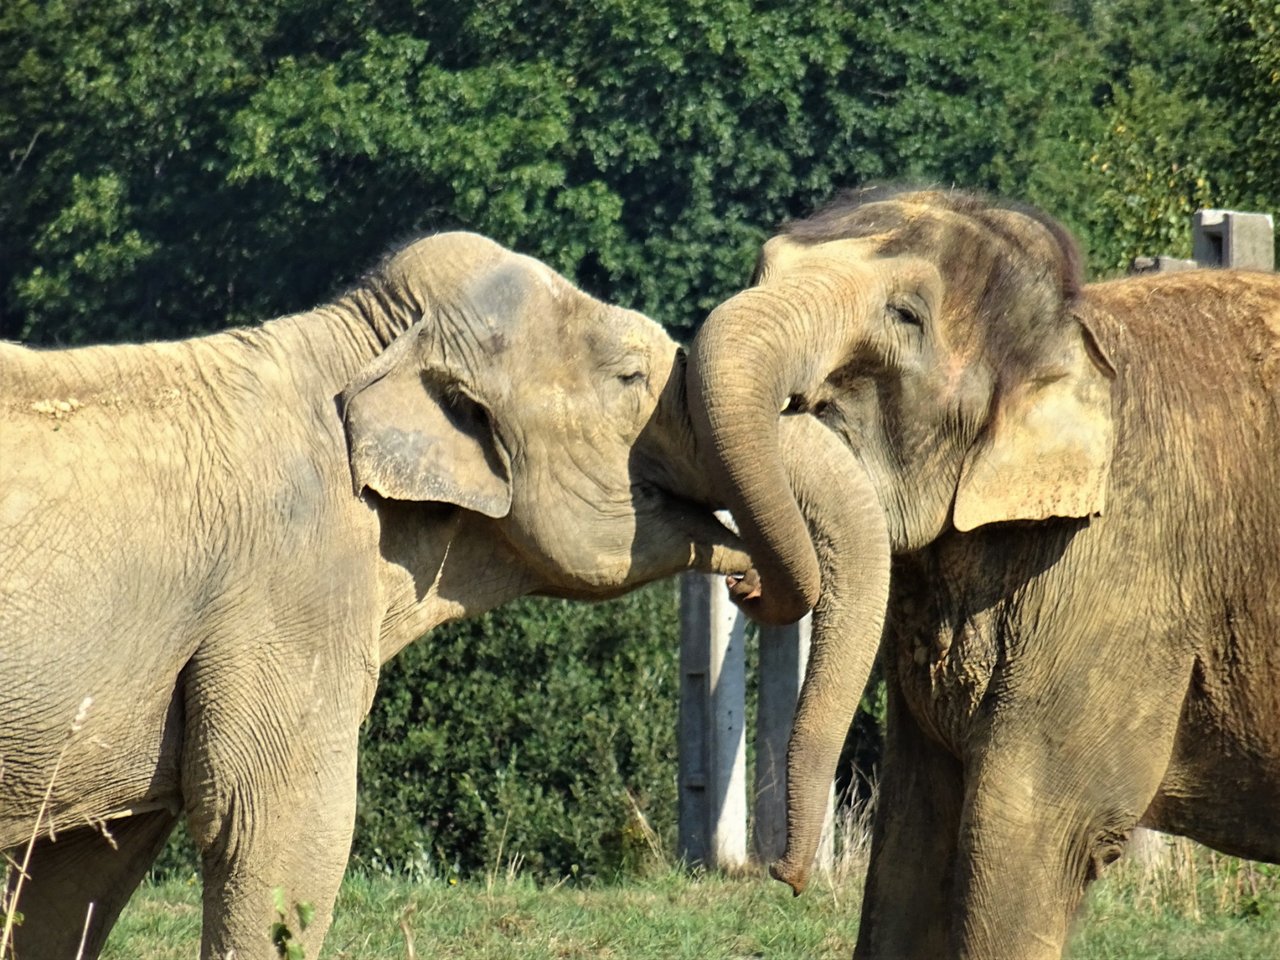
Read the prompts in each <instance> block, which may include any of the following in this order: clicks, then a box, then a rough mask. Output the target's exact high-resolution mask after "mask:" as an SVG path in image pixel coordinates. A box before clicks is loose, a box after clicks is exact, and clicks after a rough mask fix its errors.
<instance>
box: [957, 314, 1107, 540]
mask: <svg viewBox="0 0 1280 960" xmlns="http://www.w3.org/2000/svg"><path fill="white" fill-rule="evenodd" d="M1072 323H1073V325H1074V330H1073V332H1072V335H1071V336H1070V337H1069V338H1068V344H1067V346H1066V347H1065V348H1064V349H1063V350H1062V351H1061V354H1060V355H1059V356H1057V357H1055V358H1054V359H1053V360H1052V361H1051V362H1047V363H1043V364H1041V365H1040V367H1039V369H1036V370H1033V371H1032V372H1031V375H1030V376H1028V377H1025V378H1020V379H1019V380H1018V382H1016V383H1013V384H1006V385H1005V386H1004V389H1003V390H1002V394H1001V396H1000V397H999V399H998V400H997V403H996V410H995V416H994V418H993V419H992V421H991V423H990V424H989V425H988V427H987V430H986V431H985V433H984V434H983V435H982V436H981V437H979V439H978V441H977V443H976V444H975V445H974V447H973V448H972V449H971V450H970V451H969V454H968V455H967V456H966V458H965V462H964V466H963V468H962V469H961V473H960V482H959V487H958V489H957V491H956V501H955V508H954V511H953V522H954V524H955V527H956V529H957V530H961V531H964V530H973V529H974V528H976V527H980V526H983V525H984V524H988V523H999V522H1001V521H1006V520H1045V519H1048V518H1049V517H1088V516H1092V515H1094V514H1098V513H1101V512H1102V510H1103V508H1104V506H1105V505H1106V492H1107V479H1108V477H1109V475H1110V472H1111V456H1112V449H1113V446H1114V440H1115V426H1114V423H1113V420H1112V416H1111V381H1112V380H1113V379H1114V378H1115V369H1114V367H1112V365H1111V362H1110V361H1109V360H1108V359H1107V357H1106V354H1105V353H1104V352H1103V351H1102V348H1101V347H1100V346H1099V345H1098V343H1097V340H1096V339H1095V338H1094V336H1093V333H1092V331H1090V330H1089V328H1088V327H1087V326H1086V325H1085V323H1084V322H1083V320H1081V319H1080V318H1075V319H1073V321H1072Z"/></svg>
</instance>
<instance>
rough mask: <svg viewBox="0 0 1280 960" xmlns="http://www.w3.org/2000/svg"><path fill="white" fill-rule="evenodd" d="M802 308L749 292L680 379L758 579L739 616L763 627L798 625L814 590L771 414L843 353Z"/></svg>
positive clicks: (728, 305) (813, 559) (697, 344)
mask: <svg viewBox="0 0 1280 960" xmlns="http://www.w3.org/2000/svg"><path fill="white" fill-rule="evenodd" d="M801 299H802V298H800V297H799V296H795V297H792V296H789V295H783V294H780V293H778V292H775V291H771V290H769V289H767V288H753V289H750V290H744V291H743V292H742V293H739V294H738V295H737V296H735V297H733V298H732V299H730V300H728V301H726V302H725V303H724V304H722V305H721V306H720V307H718V308H717V309H716V310H715V311H714V312H712V314H711V316H710V317H708V318H707V322H706V323H705V324H704V325H703V328H702V330H701V331H700V332H699V333H698V337H697V339H696V340H695V341H694V344H693V348H692V354H693V359H692V362H691V363H690V365H689V373H688V378H689V406H690V412H691V413H692V415H693V425H694V429H695V431H696V432H697V433H698V440H699V443H700V445H701V446H702V447H703V448H704V449H705V451H706V454H707V455H708V456H709V458H710V459H711V461H712V464H713V466H714V468H715V470H716V473H717V475H718V477H719V480H720V485H721V487H722V492H723V495H724V498H725V500H726V501H727V502H728V504H729V508H730V510H731V511H732V512H733V516H734V520H735V521H736V522H737V524H738V528H739V530H740V531H741V534H742V539H743V540H744V541H745V542H746V544H747V546H748V547H749V548H750V550H751V556H752V559H753V561H754V563H755V567H756V570H757V572H758V573H759V574H760V581H761V586H762V591H761V596H760V598H759V599H758V600H755V601H752V602H750V603H749V604H746V605H745V608H746V609H747V612H748V613H749V614H750V615H751V617H752V619H754V620H757V621H759V622H761V623H771V624H783V623H792V622H794V621H796V620H799V619H800V618H801V617H802V616H804V615H805V613H806V612H807V611H808V610H809V609H810V608H811V607H813V605H814V604H815V603H816V602H817V599H818V591H819V589H820V586H821V581H822V577H821V572H820V571H819V569H818V558H817V555H816V554H815V553H814V549H813V544H812V543H811V542H810V538H809V531H808V528H807V526H806V524H805V520H804V517H803V516H802V515H801V513H800V509H799V507H798V506H797V504H796V500H795V497H794V496H793V495H792V492H791V487H790V485H789V483H788V480H787V476H786V472H785V470H784V467H783V464H782V460H781V458H780V457H779V455H778V451H779V449H780V445H779V435H778V424H779V417H778V414H779V412H780V411H781V410H783V409H784V408H785V407H786V406H787V405H788V403H789V402H790V400H791V398H793V397H797V396H801V397H802V396H804V395H805V394H806V393H808V392H809V391H811V390H812V389H813V387H814V386H815V385H816V383H817V382H818V381H820V380H821V376H822V374H821V373H820V371H824V370H826V369H827V368H828V367H829V365H830V363H831V358H832V357H834V356H836V355H838V353H839V351H840V349H841V346H842V344H841V341H840V338H839V337H838V336H837V333H836V331H834V330H833V331H830V332H823V331H821V330H819V329H813V328H809V327H807V326H806V324H805V323H804V318H803V316H802V315H801V313H800V311H799V309H798V308H797V306H796V303H797V301H799V300H801Z"/></svg>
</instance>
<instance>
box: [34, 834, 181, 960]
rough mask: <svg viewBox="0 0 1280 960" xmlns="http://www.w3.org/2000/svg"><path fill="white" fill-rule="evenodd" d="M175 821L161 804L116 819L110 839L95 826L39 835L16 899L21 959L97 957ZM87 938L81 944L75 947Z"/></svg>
mask: <svg viewBox="0 0 1280 960" xmlns="http://www.w3.org/2000/svg"><path fill="white" fill-rule="evenodd" d="M176 822H177V817H176V816H174V815H173V814H171V813H169V812H168V811H166V810H157V811H152V812H148V813H139V814H135V815H134V816H131V817H128V818H127V819H123V820H113V821H111V823H110V824H109V827H108V829H109V831H110V836H111V839H110V840H108V839H107V838H106V837H105V836H104V835H103V833H102V831H100V830H97V829H94V828H91V827H81V828H79V829H76V830H67V831H63V832H61V833H59V834H58V836H57V839H56V840H50V839H49V838H48V837H47V836H46V837H43V838H42V839H40V840H37V841H36V844H35V847H34V848H33V849H32V851H31V860H30V863H29V865H28V868H27V874H28V879H27V880H26V881H25V883H24V884H23V886H22V890H21V894H20V898H19V902H18V904H17V909H18V911H19V912H20V913H21V914H22V916H23V921H22V923H21V924H19V925H17V926H15V927H14V955H15V956H17V957H20V958H21V960H66V958H67V957H83V958H85V960H91V958H93V957H96V956H98V954H99V952H100V951H101V950H102V945H103V944H104V943H105V942H106V939H107V934H108V933H110V932H111V928H112V927H113V926H114V925H115V922H116V919H117V918H118V917H119V916H120V911H121V910H122V909H123V908H124V905H125V903H127V902H128V900H129V897H130V896H131V895H132V894H133V891H134V889H135V888H136V887H137V886H138V884H139V883H140V882H141V881H142V878H143V877H144V876H145V875H146V872H147V870H148V869H149V868H150V866H151V864H152V863H153V862H154V861H155V858H156V857H157V856H158V855H159V853H160V850H161V849H162V848H163V847H164V842H165V840H166V839H168V837H169V834H170V832H171V831H172V830H173V826H174V824H175V823H176ZM19 859H21V858H19ZM16 881H17V871H16V870H11V871H10V877H9V886H10V890H11V891H12V889H13V887H14V885H15V883H16ZM82 938H83V944H84V949H83V951H82V952H77V951H80V946H81V942H82Z"/></svg>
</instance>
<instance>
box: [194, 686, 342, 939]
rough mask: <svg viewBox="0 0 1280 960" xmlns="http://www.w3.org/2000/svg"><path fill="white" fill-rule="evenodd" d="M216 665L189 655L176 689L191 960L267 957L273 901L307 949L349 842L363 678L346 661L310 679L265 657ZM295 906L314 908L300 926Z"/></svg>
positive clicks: (327, 908) (319, 933)
mask: <svg viewBox="0 0 1280 960" xmlns="http://www.w3.org/2000/svg"><path fill="white" fill-rule="evenodd" d="M220 666H221V665H220V664H218V663H217V662H216V661H214V662H213V663H212V665H211V667H209V668H207V669H204V665H203V664H198V665H197V668H196V669H195V670H193V671H192V675H191V682H190V684H189V687H188V691H187V715H188V727H187V739H186V743H185V746H184V753H183V795H184V797H185V798H186V804H187V818H188V824H189V827H190V833H191V836H192V839H193V840H194V841H195V843H196V846H197V847H198V848H199V850H200V854H201V867H202V873H203V878H204V914H203V927H202V940H201V957H202V958H203V960H225V958H226V957H228V956H234V957H236V958H237V960H257V958H268V957H275V956H277V955H278V954H277V952H276V948H275V947H274V946H273V944H272V942H271V929H272V924H273V923H275V922H276V921H277V920H279V919H281V918H280V917H278V916H277V911H276V907H275V904H276V902H278V901H279V900H280V899H283V903H284V905H285V907H286V911H287V916H285V917H284V918H283V919H284V922H285V923H286V924H287V925H288V927H289V929H290V931H291V933H292V934H293V935H294V937H295V939H296V940H297V942H298V943H299V944H301V945H302V947H303V949H304V950H305V953H306V956H308V957H315V956H317V955H318V954H319V950H320V944H321V942H322V940H323V939H324V935H325V931H326V930H327V928H328V926H329V920H330V916H331V913H332V909H333V903H334V900H335V899H336V897H337V893H338V887H339V885H340V883H341V880H342V874H343V871H344V869H345V867H346V863H347V857H348V854H349V853H350V848H351V835H352V831H353V828H354V824H355V809H356V748H357V742H358V734H359V723H360V718H361V716H362V715H363V712H364V706H365V703H366V700H365V698H364V696H363V687H357V685H355V684H351V683H349V682H348V680H347V678H348V677H349V676H350V675H351V674H352V672H353V671H352V670H351V669H350V668H349V667H346V665H344V667H346V671H345V672H343V671H338V670H333V671H329V670H328V668H323V669H322V666H323V665H322V666H317V667H316V668H315V670H314V671H312V672H311V675H310V676H308V673H307V672H305V671H303V670H301V669H299V668H297V667H296V666H292V665H288V664H283V665H282V664H279V663H275V662H267V661H256V662H255V663H253V664H251V665H249V666H248V667H246V668H245V669H244V670H243V672H240V673H230V672H226V671H224V670H222V669H220ZM299 677H302V678H303V680H304V681H307V682H299V681H298V679H297V678H299ZM277 891H278V893H277ZM302 904H307V905H309V907H310V909H311V910H312V911H314V912H313V914H312V919H311V920H310V922H309V923H308V924H307V928H306V929H305V930H303V929H302V924H301V922H300V921H299V918H298V915H297V912H296V907H297V906H298V905H302Z"/></svg>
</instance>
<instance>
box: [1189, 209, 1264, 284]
mask: <svg viewBox="0 0 1280 960" xmlns="http://www.w3.org/2000/svg"><path fill="white" fill-rule="evenodd" d="M1191 255H1192V256H1193V257H1195V259H1196V262H1197V263H1200V264H1202V265H1204V266H1206V267H1238V268H1241V269H1245V270H1274V269H1275V265H1276V247H1275V224H1274V223H1273V222H1272V220H1271V216H1270V215H1269V214H1265V213H1241V212H1240V211H1237V210H1197V211H1196V212H1195V214H1194V215H1193V216H1192V218H1191Z"/></svg>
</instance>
